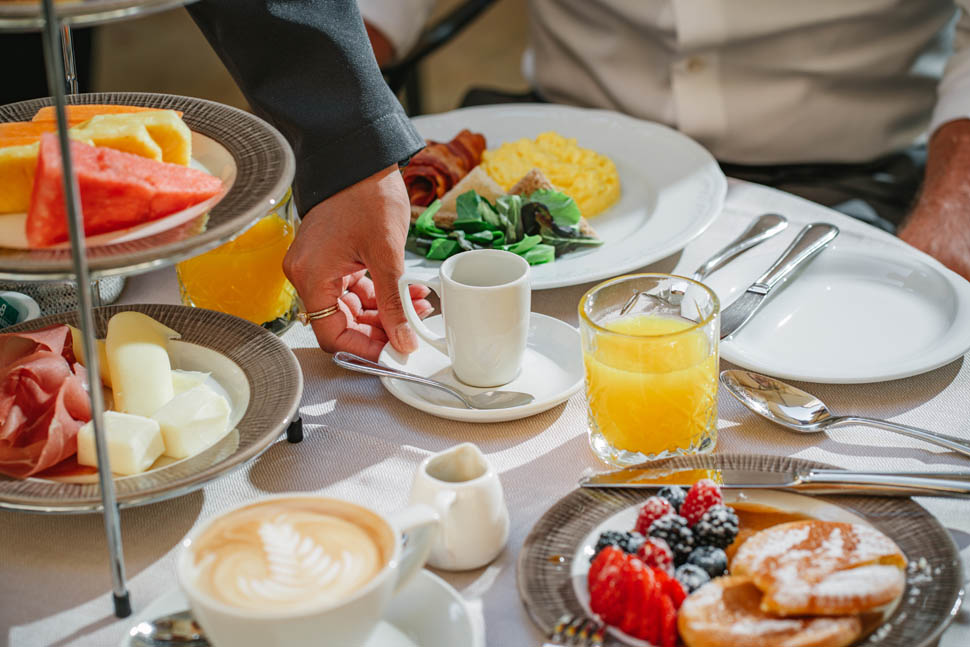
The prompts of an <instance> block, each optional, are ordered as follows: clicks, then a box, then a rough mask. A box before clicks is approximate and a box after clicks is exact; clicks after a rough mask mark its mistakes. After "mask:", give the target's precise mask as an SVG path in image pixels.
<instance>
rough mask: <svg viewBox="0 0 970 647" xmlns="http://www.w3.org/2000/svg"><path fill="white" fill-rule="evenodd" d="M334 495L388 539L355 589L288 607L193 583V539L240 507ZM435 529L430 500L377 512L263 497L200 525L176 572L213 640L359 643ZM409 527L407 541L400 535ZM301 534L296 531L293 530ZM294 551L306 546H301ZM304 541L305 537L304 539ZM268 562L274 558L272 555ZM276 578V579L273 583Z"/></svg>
mask: <svg viewBox="0 0 970 647" xmlns="http://www.w3.org/2000/svg"><path fill="white" fill-rule="evenodd" d="M291 499H295V500H309V501H312V502H321V501H322V502H324V503H325V504H329V502H335V503H336V504H337V505H339V506H341V507H347V509H349V510H351V511H352V514H353V515H354V517H355V518H356V517H358V515H359V518H361V519H363V520H365V521H364V523H362V524H361V525H364V524H367V525H368V527H369V528H371V529H372V531H373V532H375V533H377V534H379V535H380V537H381V541H383V542H386V543H387V547H388V548H389V551H387V552H386V553H385V554H384V556H385V559H384V564H383V567H382V568H380V570H379V571H378V572H377V574H376V575H374V576H373V577H372V578H371V579H370V580H368V581H367V582H366V583H365V584H363V585H362V586H360V588H358V589H356V590H354V591H352V592H351V593H349V594H348V595H347V596H346V597H343V598H341V599H339V600H336V601H327V602H323V603H312V604H309V605H300V606H295V607H294V608H286V607H282V608H279V607H277V608H251V607H247V608H244V607H241V606H234V605H230V604H228V603H226V602H224V601H223V600H220V599H218V598H216V597H215V596H214V595H211V594H210V593H209V592H207V591H205V590H204V587H203V586H202V585H200V584H199V582H198V579H199V576H198V574H199V572H200V569H201V568H202V567H201V566H200V565H199V564H197V563H196V559H195V555H194V553H193V544H194V542H197V541H198V540H199V539H200V537H203V535H204V534H205V533H206V531H207V530H208V529H209V528H211V527H212V525H213V524H215V523H216V522H218V521H220V520H223V519H226V518H227V517H229V516H230V515H233V514H235V513H239V512H241V511H242V512H245V511H247V509H248V508H253V507H254V506H259V505H264V504H273V503H279V502H280V501H284V500H291ZM437 528H438V515H437V513H436V512H435V511H434V510H433V509H432V508H430V507H429V506H412V507H409V508H407V509H405V510H402V511H400V512H396V513H394V514H390V515H382V514H380V513H378V512H375V511H374V510H371V509H369V508H366V507H364V506H360V505H357V504H353V503H350V502H348V501H343V500H340V499H334V498H332V497H323V496H316V495H307V494H282V495H276V496H271V497H264V498H261V499H259V500H258V501H255V502H250V503H247V504H245V505H242V506H238V507H237V508H234V509H232V510H230V511H228V512H226V513H223V514H221V515H218V516H216V517H214V518H212V519H209V520H208V521H206V522H204V523H202V524H200V525H199V526H197V527H196V528H195V529H193V530H192V532H190V533H189V535H188V537H186V539H185V540H184V541H183V545H182V550H181V553H180V554H179V556H178V560H177V564H176V572H177V575H178V581H179V585H180V586H181V588H182V590H183V591H184V593H185V595H186V597H187V598H188V600H189V606H190V607H191V609H192V614H193V615H194V616H195V618H196V620H198V622H199V624H200V625H201V626H202V628H203V630H204V631H205V634H206V637H207V638H208V640H209V642H211V643H212V644H213V645H215V647H284V646H285V647H289V646H292V645H340V647H360V646H361V645H363V644H364V643H365V642H366V641H367V639H368V638H369V637H370V635H371V633H372V632H373V631H374V629H375V628H376V627H377V624H378V622H379V621H380V619H381V617H382V615H383V614H384V612H385V610H386V609H387V605H388V603H389V602H390V600H391V598H392V597H393V595H394V594H395V593H396V592H397V591H398V590H400V589H401V588H402V587H403V586H404V584H406V583H407V582H408V580H410V578H411V577H412V576H413V575H415V574H416V573H417V572H418V571H419V570H421V568H422V567H423V566H424V564H425V562H426V560H427V556H428V552H429V550H430V548H431V546H432V542H433V539H434V536H435V534H436V533H437ZM403 533H406V534H407V536H408V537H407V541H406V543H405V542H404V541H403V539H402V534H403ZM298 538H299V537H298ZM299 543H300V542H295V545H294V551H293V552H294V553H295V552H297V551H303V552H304V553H305V552H306V550H304V549H307V550H309V549H311V548H312V549H314V550H315V549H316V548H315V547H311V546H299V547H298V544H299ZM303 543H305V542H303ZM271 561H272V560H271ZM274 584H275V583H274Z"/></svg>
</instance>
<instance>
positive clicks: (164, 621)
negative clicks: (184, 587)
mask: <svg viewBox="0 0 970 647" xmlns="http://www.w3.org/2000/svg"><path fill="white" fill-rule="evenodd" d="M128 636H129V637H128V647H209V641H208V640H206V637H205V633H204V632H203V631H202V627H200V626H199V625H198V623H197V622H196V621H195V618H193V617H192V613H191V612H190V611H188V610H186V611H177V612H175V613H172V614H169V615H167V616H162V617H160V618H155V619H154V620H152V621H151V622H140V623H138V624H137V625H135V626H134V627H132V629H131V631H130V632H129V633H128Z"/></svg>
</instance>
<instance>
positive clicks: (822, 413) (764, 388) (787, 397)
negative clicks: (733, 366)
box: [721, 370, 970, 456]
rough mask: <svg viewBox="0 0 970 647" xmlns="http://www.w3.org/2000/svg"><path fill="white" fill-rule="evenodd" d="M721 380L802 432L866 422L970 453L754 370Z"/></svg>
mask: <svg viewBox="0 0 970 647" xmlns="http://www.w3.org/2000/svg"><path fill="white" fill-rule="evenodd" d="M721 384H723V385H724V386H725V388H727V390H728V391H729V392H730V393H731V395H733V396H734V397H735V398H737V399H738V400H739V401H740V402H741V404H743V405H744V406H746V407H748V408H749V409H751V410H752V411H754V412H755V413H757V414H758V415H760V416H762V417H764V418H767V419H768V420H770V421H772V422H774V423H776V424H779V425H781V426H782V427H786V428H788V429H791V430H793V431H798V432H801V433H808V434H810V433H817V432H820V431H825V430H827V429H833V428H835V427H845V426H847V425H866V426H869V427H876V428H878V429H884V430H886V431H892V432H895V433H897V434H902V435H904V436H909V437H910V438H918V439H919V440H922V441H924V442H927V443H931V444H933V445H939V446H940V447H946V448H947V449H949V450H950V451H954V452H958V453H960V454H963V455H965V456H970V442H968V441H966V440H963V439H961V438H956V437H954V436H947V435H946V434H940V433H936V432H932V431H927V430H926V429H920V428H919V427H910V426H909V425H901V424H899V423H896V422H889V421H888V420H879V419H876V418H865V417H862V416H833V415H832V413H831V412H830V411H829V409H828V407H826V406H825V403H824V402H822V401H821V400H819V399H818V398H817V397H815V396H814V395H812V394H811V393H806V392H805V391H802V390H801V389H797V388H795V387H794V386H791V385H790V384H785V383H784V382H781V381H779V380H776V379H774V378H771V377H768V376H766V375H760V374H758V373H753V372H751V371H737V370H729V371H722V372H721Z"/></svg>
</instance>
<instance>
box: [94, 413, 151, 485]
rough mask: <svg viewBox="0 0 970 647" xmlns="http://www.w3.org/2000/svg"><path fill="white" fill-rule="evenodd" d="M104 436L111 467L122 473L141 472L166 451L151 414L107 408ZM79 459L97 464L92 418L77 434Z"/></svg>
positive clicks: (124, 474)
mask: <svg viewBox="0 0 970 647" xmlns="http://www.w3.org/2000/svg"><path fill="white" fill-rule="evenodd" d="M104 426H105V429H104V432H105V440H107V441H108V462H109V463H111V471H112V472H113V473H115V474H120V475H122V476H130V475H132V474H141V473H142V472H144V471H145V470H147V469H148V468H149V467H151V466H152V463H154V462H155V460H156V459H158V457H159V456H161V455H162V452H164V451H165V444H164V443H163V442H162V433H161V430H160V429H159V426H158V423H157V422H155V421H154V420H152V419H151V418H145V417H144V416H135V415H131V414H127V413H118V412H117V411H105V412H104ZM77 462H78V463H80V464H81V465H90V466H91V467H97V466H98V452H97V450H96V449H95V444H94V423H92V422H89V423H87V424H86V425H84V426H83V427H81V430H80V431H79V432H78V434H77Z"/></svg>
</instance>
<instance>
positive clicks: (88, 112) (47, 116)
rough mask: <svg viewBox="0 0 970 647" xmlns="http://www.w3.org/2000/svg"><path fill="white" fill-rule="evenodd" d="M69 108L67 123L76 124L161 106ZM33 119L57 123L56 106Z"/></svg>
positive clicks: (110, 105) (43, 109)
mask: <svg viewBox="0 0 970 647" xmlns="http://www.w3.org/2000/svg"><path fill="white" fill-rule="evenodd" d="M66 108H67V124H68V126H69V127H70V126H76V125H78V124H80V123H83V122H85V121H87V120H88V119H90V118H91V117H94V116H95V115H110V114H118V113H125V112H146V111H151V110H159V108H143V107H142V106H116V105H112V104H90V105H74V106H66ZM178 116H179V117H181V116H182V113H181V112H179V113H178ZM31 121H38V122H43V121H46V122H50V123H51V124H52V125H53V124H56V123H57V117H56V116H55V115H54V106H45V107H43V108H41V109H40V110H38V111H37V113H36V114H34V118H33V119H31Z"/></svg>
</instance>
